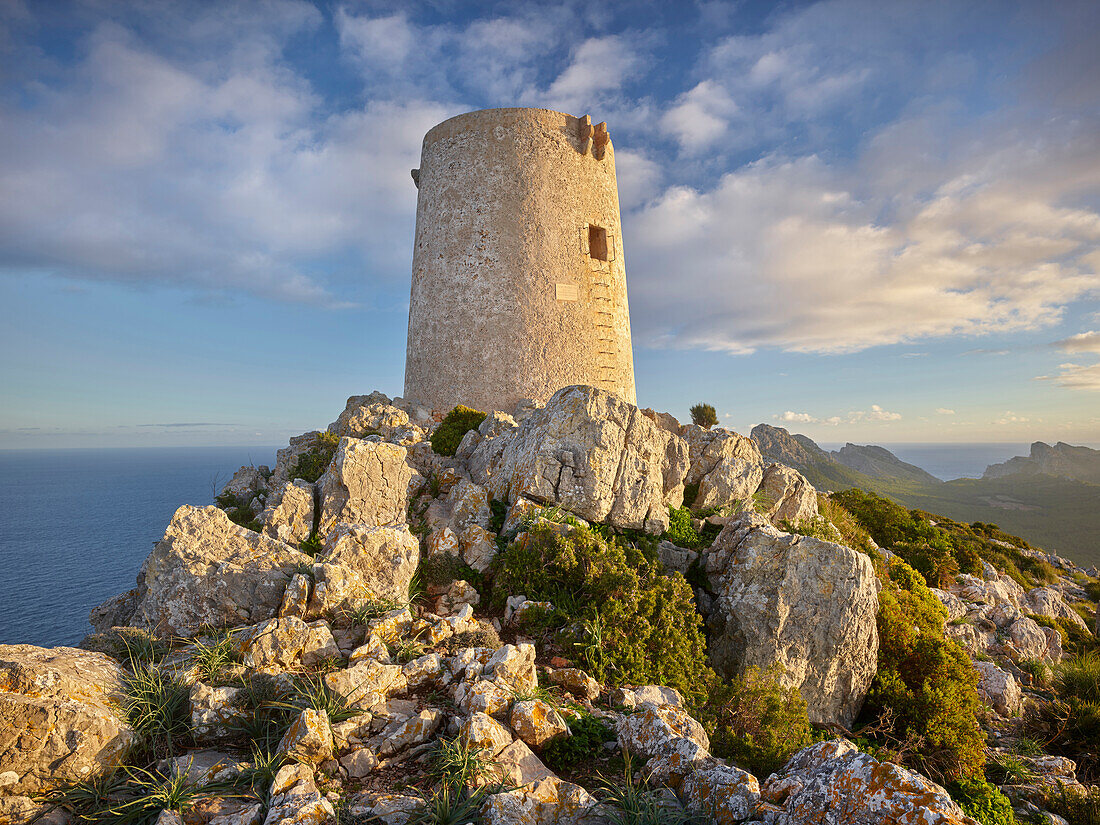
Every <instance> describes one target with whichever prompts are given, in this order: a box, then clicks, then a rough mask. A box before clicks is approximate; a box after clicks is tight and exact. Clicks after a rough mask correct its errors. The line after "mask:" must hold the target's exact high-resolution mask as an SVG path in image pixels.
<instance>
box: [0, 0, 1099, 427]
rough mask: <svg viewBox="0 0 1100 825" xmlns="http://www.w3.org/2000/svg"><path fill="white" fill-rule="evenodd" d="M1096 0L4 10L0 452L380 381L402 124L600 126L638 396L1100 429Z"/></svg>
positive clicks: (819, 419)
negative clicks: (584, 118) (493, 121)
mask: <svg viewBox="0 0 1100 825" xmlns="http://www.w3.org/2000/svg"><path fill="white" fill-rule="evenodd" d="M1097 42H1100V3H1096V2H1092V1H1091V0H1090V1H1089V2H1073V1H1072V0H1060V2H1058V3H1049V2H1035V3H1027V2H997V3H992V2H990V3H985V2H980V1H977V0H975V1H974V2H966V3H959V2H935V1H934V0H932V1H930V0H919V1H917V2H892V1H891V0H867V1H866V2H864V1H863V0H824V1H823V2H816V3H753V2H732V3H723V2H695V3H692V2H688V1H687V0H684V2H677V3H656V2H623V3H616V2H601V3H590V2H564V3H543V2H540V3H530V2H524V1H523V0H510V1H509V2H500V3H496V2H485V3H462V2H457V1H456V0H437V2H423V3H417V2H402V3H383V2H362V3H355V2H346V3H345V2H332V3H328V2H304V1H302V0H253V1H250V2H241V3H234V2H229V1H227V0H226V1H223V2H205V3H196V2H182V0H180V1H179V2H173V1H172V0H143V1H142V2H134V3H123V2H111V1H110V0H85V2H72V3H68V2H51V0H38V1H37V2H30V1H29V0H27V1H24V0H0V352H2V353H3V358H2V361H0V387H2V393H0V398H2V399H3V401H2V403H0V448H45V447H70V446H126V445H133V446H151V445H216V444H233V445H248V444H264V445H270V444H279V443H284V442H285V440H286V439H287V437H289V436H290V435H293V434H297V433H301V432H305V431H308V430H311V429H317V428H323V427H324V426H326V425H327V424H328V423H329V422H330V421H332V420H334V419H335V418H336V416H337V414H338V413H339V412H340V411H341V410H342V409H343V406H344V401H345V399H346V398H347V397H348V396H350V395H353V394H362V393H367V392H370V391H371V390H374V389H380V390H382V391H383V392H386V393H387V394H389V395H391V396H392V395H399V394H401V392H402V382H403V375H404V357H405V335H406V326H407V320H408V300H409V279H410V270H411V259H412V254H411V250H412V240H413V230H414V216H415V207H416V189H415V187H414V186H413V183H412V180H411V179H410V177H409V170H410V169H411V168H414V167H417V166H419V153H420V145H421V141H422V139H423V135H424V133H425V132H426V131H427V130H428V129H429V128H431V127H432V126H433V125H435V124H436V123H438V122H440V121H442V120H444V119H446V118H448V117H451V116H453V115H456V114H459V113H461V112H465V111H470V110H474V109H481V108H489V107H497V106H537V107H544V108H551V109H556V110H559V111H565V112H569V113H571V114H575V115H582V114H591V115H592V118H593V121H594V122H599V121H606V122H607V124H608V130H609V132H610V134H611V137H612V141H613V143H614V145H615V158H616V164H617V171H618V181H619V190H620V191H619V194H620V200H621V204H622V210H623V215H622V217H623V244H624V252H625V261H626V268H627V280H628V288H629V298H630V309H631V320H632V334H633V340H634V357H635V372H636V379H637V387H638V402H639V405H641V406H649V407H654V408H656V409H659V410H666V411H669V412H672V413H673V414H674V415H677V416H678V417H680V418H681V420H686V419H687V417H688V414H687V410H688V407H689V406H690V405H692V404H693V403H695V402H698V401H706V402H709V403H711V404H713V405H714V406H715V407H716V408H717V409H718V412H719V417H720V420H721V422H722V424H723V425H724V426H728V427H730V428H732V429H736V430H738V431H740V432H747V431H748V430H749V429H751V428H752V427H753V426H754V425H755V424H757V423H760V422H765V423H769V424H774V425H777V426H785V427H788V428H790V429H791V430H792V431H796V432H804V433H806V434H808V435H810V436H811V437H814V438H816V439H818V440H820V441H824V442H830V443H834V442H842V441H855V442H857V443H901V442H1020V443H1024V442H1029V441H1032V440H1044V441H1048V442H1053V441H1058V440H1062V441H1067V442H1071V443H1096V442H1100V49H1097V48H1096V43H1097Z"/></svg>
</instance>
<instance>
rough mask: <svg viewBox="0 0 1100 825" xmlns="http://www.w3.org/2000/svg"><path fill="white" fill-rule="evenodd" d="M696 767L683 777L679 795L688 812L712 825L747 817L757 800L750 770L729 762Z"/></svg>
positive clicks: (757, 787) (730, 823)
mask: <svg viewBox="0 0 1100 825" xmlns="http://www.w3.org/2000/svg"><path fill="white" fill-rule="evenodd" d="M714 761H715V762H716V764H713V765H706V766H700V767H699V768H697V769H696V770H694V771H692V772H691V773H689V774H688V775H687V776H686V777H684V780H683V783H682V784H681V785H680V796H681V798H682V799H683V800H684V805H685V806H686V807H687V808H688V810H690V811H691V812H692V813H694V814H696V815H702V816H704V817H706V819H707V821H708V822H711V823H714V825H733V823H736V822H741V821H742V820H744V819H747V818H748V817H749V815H750V814H752V813H753V812H754V811H755V810H756V806H757V803H759V801H760V783H759V782H758V781H757V780H756V777H755V776H753V775H752V774H751V773H748V772H746V771H743V770H741V769H740V768H736V767H734V766H733V765H724V764H719V763H717V760H714Z"/></svg>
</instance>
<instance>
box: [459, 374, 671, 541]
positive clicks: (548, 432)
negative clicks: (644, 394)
mask: <svg viewBox="0 0 1100 825" xmlns="http://www.w3.org/2000/svg"><path fill="white" fill-rule="evenodd" d="M505 438H506V439H507V440H508V444H507V446H505V448H504V450H503V451H502V453H501V455H500V461H499V463H498V465H497V466H496V467H495V468H494V469H493V470H492V472H491V474H490V477H489V479H488V484H489V487H490V489H491V491H492V494H493V497H494V498H498V499H504V500H507V501H515V500H516V499H518V498H519V497H520V496H525V497H527V498H530V499H533V500H535V501H541V502H545V503H547V504H555V505H559V506H561V507H563V508H564V509H566V510H568V511H570V512H572V513H575V514H577V515H578V516H580V517H581V518H583V519H587V520H589V521H595V522H606V523H609V524H612V525H614V526H616V527H630V528H636V529H645V530H647V532H651V533H660V532H663V531H664V530H665V529H667V527H668V507H669V506H670V505H671V506H674V507H678V506H680V504H681V503H682V502H683V478H684V474H685V473H686V472H687V445H686V444H685V443H684V441H683V440H682V439H680V438H679V437H677V436H674V435H671V434H670V433H668V432H665V431H664V430H662V429H660V428H659V427H658V426H657V425H656V424H654V423H653V422H652V421H650V420H649V419H648V418H646V417H645V416H644V415H642V414H641V413H640V412H639V411H638V408H637V407H634V406H632V405H630V404H628V403H627V402H625V401H623V400H622V399H620V398H618V397H617V396H615V395H613V394H611V393H609V392H605V391H604V390H598V389H595V388H594V387H583V386H575V387H565V388H564V389H561V390H558V391H557V392H556V393H554V395H553V396H552V397H551V399H550V400H549V402H547V405H546V407H545V408H543V409H541V410H538V411H536V412H534V413H532V414H531V415H530V417H528V418H527V419H526V420H524V421H523V423H522V424H520V426H519V428H518V429H517V430H515V431H514V433H512V434H510V435H501V436H498V437H497V439H505ZM497 439H493V440H492V441H493V442H495V441H496V440H497ZM479 449H480V447H479Z"/></svg>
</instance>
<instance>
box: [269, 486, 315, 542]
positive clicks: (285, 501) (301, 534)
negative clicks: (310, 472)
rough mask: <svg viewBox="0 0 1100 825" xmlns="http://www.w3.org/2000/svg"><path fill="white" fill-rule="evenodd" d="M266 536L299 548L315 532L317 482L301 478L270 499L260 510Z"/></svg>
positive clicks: (278, 491)
mask: <svg viewBox="0 0 1100 825" xmlns="http://www.w3.org/2000/svg"><path fill="white" fill-rule="evenodd" d="M259 520H260V522H261V523H262V524H263V526H264V535H267V536H271V538H273V539H278V540H279V541H282V542H286V543H287V544H290V545H293V546H295V547H297V546H298V545H299V544H300V543H301V542H303V541H305V540H306V539H308V538H309V535H310V533H312V532H313V485H312V484H310V483H309V482H308V481H306V480H305V479H302V478H299V479H295V480H294V481H291V482H287V483H286V484H284V485H283V486H282V487H281V488H279V489H278V490H276V491H275V492H273V493H272V494H271V495H270V496H269V497H268V499H267V502H266V506H265V507H264V511H263V512H262V513H260V519H259Z"/></svg>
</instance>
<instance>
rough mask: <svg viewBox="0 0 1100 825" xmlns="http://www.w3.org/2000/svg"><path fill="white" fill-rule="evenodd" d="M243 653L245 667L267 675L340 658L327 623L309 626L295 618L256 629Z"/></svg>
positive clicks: (270, 623) (263, 625)
mask: <svg viewBox="0 0 1100 825" xmlns="http://www.w3.org/2000/svg"><path fill="white" fill-rule="evenodd" d="M242 649H243V652H244V662H245V664H246V665H248V666H249V667H251V668H254V669H256V670H258V671H261V672H264V673H275V672H278V671H280V670H295V669H297V668H298V667H307V668H308V667H313V666H314V665H316V664H319V663H320V662H323V661H325V660H326V659H331V658H340V648H339V647H337V646H336V640H335V639H334V638H333V637H332V631H331V630H330V629H329V626H328V624H327V623H326V622H324V621H322V620H318V621H315V622H310V623H309V624H306V623H305V622H304V621H302V620H301V619H299V618H297V617H295V616H286V617H284V618H282V619H268V620H267V621H266V622H261V623H260V624H258V625H256V627H254V628H253V629H252V630H251V632H250V633H249V635H248V636H247V637H246V638H245V639H244V640H243V642H242Z"/></svg>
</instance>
